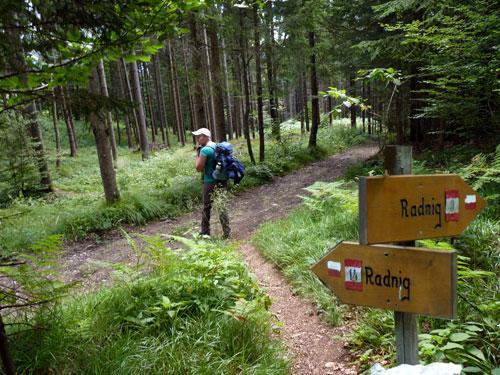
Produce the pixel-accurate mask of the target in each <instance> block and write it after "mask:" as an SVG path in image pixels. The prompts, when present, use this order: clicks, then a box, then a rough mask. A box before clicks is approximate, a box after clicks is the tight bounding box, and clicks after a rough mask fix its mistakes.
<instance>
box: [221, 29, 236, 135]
mask: <svg viewBox="0 0 500 375" xmlns="http://www.w3.org/2000/svg"><path fill="white" fill-rule="evenodd" d="M221 46H222V65H223V69H224V91H225V97H226V103H227V133H228V135H229V139H232V138H233V136H234V130H233V115H232V105H231V96H230V94H229V93H230V90H229V72H228V69H227V53H226V45H225V43H224V38H221Z"/></svg>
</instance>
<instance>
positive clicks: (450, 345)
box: [440, 342, 464, 350]
mask: <svg viewBox="0 0 500 375" xmlns="http://www.w3.org/2000/svg"><path fill="white" fill-rule="evenodd" d="M463 348H464V347H463V345H460V344H457V343H455V342H449V343H447V344H446V345H445V346H443V347H442V348H440V349H441V350H450V349H463Z"/></svg>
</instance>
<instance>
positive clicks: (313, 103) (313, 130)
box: [309, 31, 319, 147]
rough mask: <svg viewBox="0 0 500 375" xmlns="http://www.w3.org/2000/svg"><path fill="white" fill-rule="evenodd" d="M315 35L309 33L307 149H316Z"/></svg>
mask: <svg viewBox="0 0 500 375" xmlns="http://www.w3.org/2000/svg"><path fill="white" fill-rule="evenodd" d="M315 45H316V35H315V33H314V31H310V32H309V47H310V48H311V109H312V112H311V113H312V124H311V133H310V135H309V147H316V145H317V135H318V128H319V101H318V78H317V76H316V52H315V51H314V48H315Z"/></svg>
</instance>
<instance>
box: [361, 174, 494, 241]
mask: <svg viewBox="0 0 500 375" xmlns="http://www.w3.org/2000/svg"><path fill="white" fill-rule="evenodd" d="M484 206H485V202H484V199H483V198H481V197H480V196H479V195H478V194H477V193H476V192H475V191H474V190H473V189H472V188H471V187H470V186H469V185H467V183H466V182H465V181H464V180H462V178H461V177H460V176H458V175H453V174H448V175H421V176H419V175H416V176H415V175H398V176H377V177H361V178H360V181H359V221H360V225H359V231H360V233H359V242H360V243H366V244H374V243H387V242H396V241H408V240H418V239H425V238H435V237H451V236H457V235H459V234H460V233H462V232H463V231H464V229H465V228H466V227H467V226H468V225H469V223H470V222H471V221H472V220H473V219H474V218H475V217H476V215H477V214H478V213H479V211H481V210H482V209H483V208H484Z"/></svg>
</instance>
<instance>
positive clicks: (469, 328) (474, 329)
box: [464, 324, 482, 332]
mask: <svg viewBox="0 0 500 375" xmlns="http://www.w3.org/2000/svg"><path fill="white" fill-rule="evenodd" d="M464 328H465V329H466V330H467V331H471V332H481V331H482V329H481V328H479V327H478V326H475V325H472V324H469V325H466V326H464Z"/></svg>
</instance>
